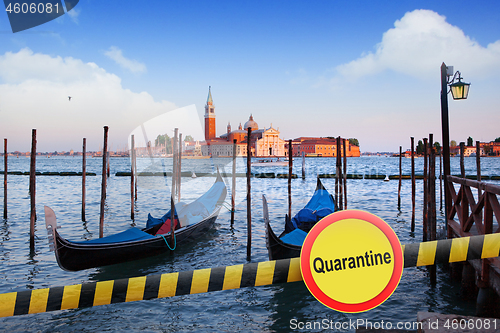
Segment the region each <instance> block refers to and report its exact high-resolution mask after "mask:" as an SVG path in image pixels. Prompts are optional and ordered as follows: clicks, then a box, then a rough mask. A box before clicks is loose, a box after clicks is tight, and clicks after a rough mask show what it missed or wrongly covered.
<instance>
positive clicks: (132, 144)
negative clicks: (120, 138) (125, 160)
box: [130, 134, 135, 221]
mask: <svg viewBox="0 0 500 333" xmlns="http://www.w3.org/2000/svg"><path fill="white" fill-rule="evenodd" d="M134 163H135V138H134V135H133V134H132V135H131V137H130V218H131V219H132V221H133V220H134V218H135V212H134V203H135V202H134V201H135V199H134V197H135V193H134V189H135V184H134V180H135V179H134V177H135V174H134Z"/></svg>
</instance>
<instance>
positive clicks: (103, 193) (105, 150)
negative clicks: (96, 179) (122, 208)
mask: <svg viewBox="0 0 500 333" xmlns="http://www.w3.org/2000/svg"><path fill="white" fill-rule="evenodd" d="M107 156H108V126H104V145H103V148H102V181H101V211H100V216H99V238H102V237H103V236H104V206H105V203H106V180H107V177H106V162H107Z"/></svg>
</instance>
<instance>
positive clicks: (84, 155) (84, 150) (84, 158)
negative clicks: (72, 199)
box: [82, 138, 87, 222]
mask: <svg viewBox="0 0 500 333" xmlns="http://www.w3.org/2000/svg"><path fill="white" fill-rule="evenodd" d="M86 176H87V139H86V138H83V143H82V221H84V222H85V181H86Z"/></svg>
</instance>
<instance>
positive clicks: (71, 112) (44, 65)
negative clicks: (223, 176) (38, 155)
mask: <svg viewBox="0 0 500 333" xmlns="http://www.w3.org/2000/svg"><path fill="white" fill-rule="evenodd" d="M499 15H500V2H499V1H496V0H493V1H480V0H479V1H474V2H471V1H463V0H458V1H454V2H453V3H449V2H442V1H418V2H417V1H404V0H402V1H377V0H374V1H341V0H339V1H335V0H322V1H314V0H313V1H291V0H289V1H284V0H283V1H280V0H271V1H269V0H266V1H258V0H255V1H194V0H193V1H176V0H173V1H156V0H151V1H147V2H143V1H128V0H121V1H118V0H109V1H95V0H81V1H80V2H79V3H78V4H77V5H76V7H74V9H73V10H71V11H70V12H68V14H66V15H63V16H61V17H59V18H57V19H55V20H53V21H50V22H48V23H45V24H43V25H40V26H37V27H34V28H31V29H29V30H25V31H21V32H17V33H12V30H11V27H10V24H9V21H8V17H7V13H6V12H3V11H2V12H1V13H0V138H7V139H8V151H9V152H10V151H29V150H30V149H31V148H30V147H31V131H32V129H33V128H36V129H37V150H38V151H69V150H74V151H81V149H82V138H84V137H85V138H87V150H99V149H101V147H102V145H103V132H104V131H103V127H104V126H109V149H111V150H118V149H126V148H127V144H128V141H129V137H130V134H131V133H132V132H133V131H135V130H137V128H140V127H141V125H142V124H144V123H147V122H148V121H149V122H150V123H151V121H152V119H154V118H156V117H159V116H161V115H163V114H165V113H167V112H171V111H174V110H178V109H182V108H184V109H186V108H187V109H189V110H194V109H193V107H194V108H195V110H196V113H197V114H198V116H199V119H197V120H196V121H197V122H199V123H201V124H203V114H204V106H205V103H206V100H207V94H208V87H209V86H211V91H212V97H213V101H214V104H215V114H216V125H217V135H221V134H223V133H225V132H226V126H227V125H228V123H230V124H231V126H232V128H233V129H236V128H237V126H238V125H239V123H242V124H244V123H245V122H246V121H247V120H248V118H249V116H250V114H252V115H253V117H254V120H255V121H256V122H257V123H258V125H259V127H260V128H264V127H265V128H268V127H270V126H271V125H272V126H273V127H274V128H277V129H279V131H280V137H281V138H282V139H284V140H288V139H294V138H297V137H300V136H316V137H321V136H335V137H336V136H341V137H345V138H357V139H358V140H359V143H360V148H361V151H362V152H376V151H393V152H396V151H399V146H402V147H403V149H408V148H410V137H415V139H416V141H418V140H419V139H421V138H423V137H428V135H429V133H433V134H434V138H435V140H437V141H441V104H440V91H441V82H440V80H441V79H440V66H441V64H442V63H443V62H445V63H446V64H447V65H449V66H454V70H455V71H457V70H458V71H460V72H461V74H462V77H463V81H465V82H470V83H471V87H470V94H469V98H468V99H467V100H462V101H453V100H452V98H451V96H448V100H449V117H450V139H451V140H455V141H457V142H461V141H465V142H466V140H467V138H468V137H469V136H471V137H472V138H473V139H474V141H476V140H480V141H491V140H494V139H495V138H497V137H500V129H499V126H498V125H499V124H500V112H499V106H500V93H498V90H499V88H500V81H499V78H500V20H498V17H499ZM68 96H71V97H72V99H71V101H69V100H68ZM160 118H161V117H160ZM160 118H156V119H160ZM167 118H168V117H167ZM161 119H163V118H161ZM165 119H166V118H165ZM173 127H174V125H173V124H170V123H168V124H165V133H167V134H169V133H172V129H173ZM198 132H199V131H197V133H198ZM183 135H184V137H185V136H186V135H192V136H194V134H193V133H183ZM198 136H199V135H198ZM195 139H198V140H203V137H195ZM2 151H3V150H2Z"/></svg>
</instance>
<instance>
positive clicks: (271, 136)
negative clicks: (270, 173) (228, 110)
mask: <svg viewBox="0 0 500 333" xmlns="http://www.w3.org/2000/svg"><path fill="white" fill-rule="evenodd" d="M204 118H205V142H203V143H202V145H201V152H202V155H203V156H212V157H232V156H233V142H235V141H236V156H246V155H247V131H248V130H247V129H248V128H249V127H250V128H251V129H252V133H251V136H250V149H251V155H252V156H254V157H282V156H285V155H286V153H285V140H283V139H280V138H279V134H280V132H279V131H278V130H277V129H275V128H273V126H272V124H271V126H270V127H269V128H261V129H259V125H258V124H257V123H256V122H255V121H254V119H253V116H252V115H250V117H249V119H248V121H247V122H246V123H245V124H244V125H243V126H241V123H240V124H239V126H238V129H237V130H234V131H232V130H231V124H230V123H228V125H227V132H226V133H224V134H222V135H221V136H219V137H217V136H216V130H215V106H214V103H213V100H212V92H211V88H210V87H209V88H208V98H207V103H206V105H205V117H204Z"/></svg>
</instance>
